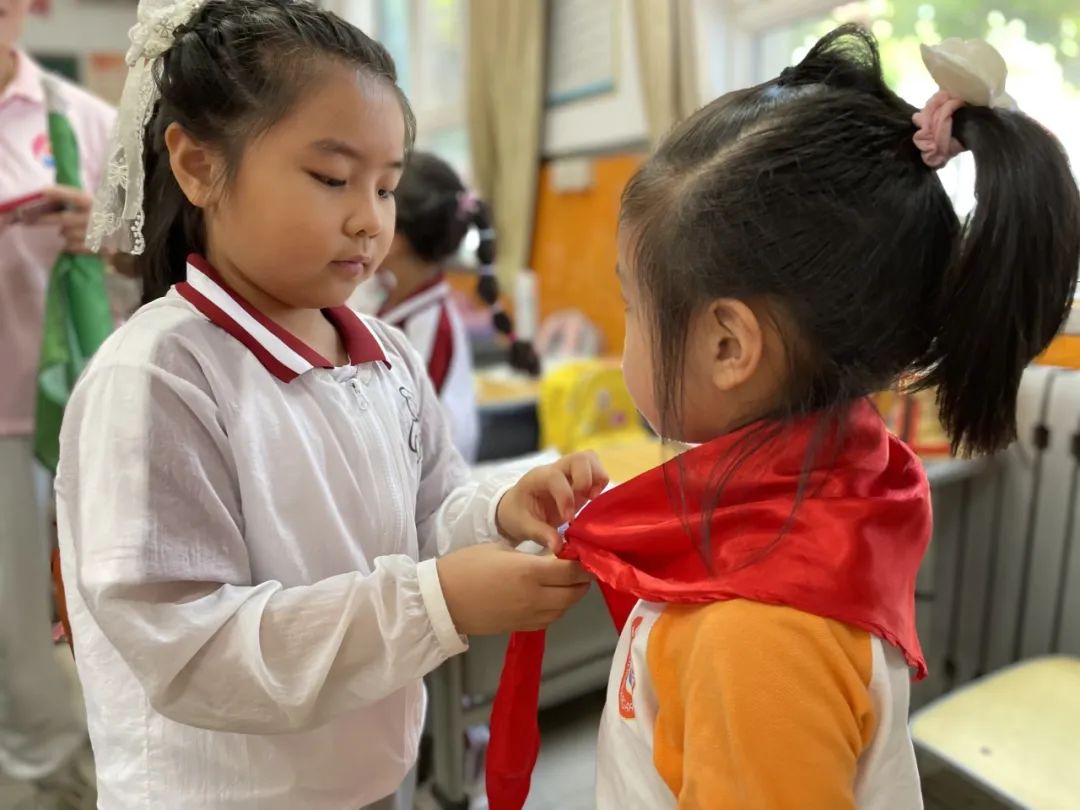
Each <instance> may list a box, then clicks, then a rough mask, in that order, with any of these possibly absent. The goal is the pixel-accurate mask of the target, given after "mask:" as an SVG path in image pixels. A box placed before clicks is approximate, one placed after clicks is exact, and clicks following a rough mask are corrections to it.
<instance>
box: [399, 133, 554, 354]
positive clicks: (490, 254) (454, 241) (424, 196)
mask: <svg viewBox="0 0 1080 810" xmlns="http://www.w3.org/2000/svg"><path fill="white" fill-rule="evenodd" d="M395 196H396V198H397V233H399V234H401V235H402V236H403V237H405V239H406V240H407V241H408V243H409V246H410V247H411V248H412V249H413V252H415V253H416V255H417V256H418V257H420V258H421V259H423V260H424V261H426V262H433V263H435V262H442V261H445V260H446V259H447V258H449V257H450V256H453V255H454V254H455V253H457V251H458V248H460V247H461V241H462V240H463V239H464V238H465V234H467V233H468V232H469V229H470V228H474V227H475V228H476V230H477V233H478V234H479V237H480V245H479V246H478V247H477V249H476V258H477V262H478V264H479V274H480V275H479V280H478V281H477V285H476V292H477V295H479V296H480V298H481V299H482V300H483V301H484V303H485V304H487V305H488V306H489V307H490V308H491V311H492V321H493V322H494V324H495V329H496V330H497V331H498V332H499V333H501V334H503V335H505V336H507V337H508V338H509V339H510V365H511V366H513V367H514V368H517V369H521V370H522V371H526V372H528V373H529V374H533V375H537V374H539V373H540V360H539V358H537V356H536V350H535V349H533V347H532V344H531V343H529V342H527V341H524V340H520V339H518V338H517V337H516V336H515V335H514V324H513V321H512V320H511V319H510V316H509V315H508V314H507V313H506V312H505V311H504V310H503V308H502V305H501V304H500V303H499V282H498V280H497V279H496V277H495V230H494V228H493V227H492V225H493V223H492V217H491V211H490V209H489V208H488V206H487V204H486V203H484V201H483V200H481V199H479V198H478V197H476V196H475V195H474V194H472V193H471V192H469V190H468V189H466V188H465V184H464V183H462V182H461V178H460V177H458V175H457V172H455V171H454V170H453V168H451V167H450V165H449V164H447V163H446V162H444V161H442V160H440V159H439V158H437V157H436V156H435V155H432V154H428V153H425V152H417V153H415V154H413V155H412V156H411V157H410V158H409V163H408V165H407V166H406V167H405V172H404V173H403V174H402V177H401V182H400V183H398V187H397V191H396V192H395Z"/></svg>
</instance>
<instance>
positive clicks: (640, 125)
mask: <svg viewBox="0 0 1080 810" xmlns="http://www.w3.org/2000/svg"><path fill="white" fill-rule="evenodd" d="M684 1H685V2H692V3H693V4H694V6H695V14H696V15H697V17H696V26H695V28H696V30H697V34H698V39H697V51H698V84H699V87H700V89H701V95H702V99H703V100H704V99H708V98H712V97H714V96H715V95H717V93H718V92H720V91H721V90H722V89H723V87H724V86H726V84H727V83H729V81H730V77H729V76H728V73H729V66H728V63H727V54H726V49H725V48H724V47H723V46H722V44H721V43H723V42H724V41H725V38H726V36H727V18H726V17H725V12H724V5H723V4H721V3H717V2H715V0H680V2H684ZM615 3H616V7H617V14H618V27H619V44H618V50H619V69H618V72H617V75H616V80H615V84H616V87H615V90H614V91H613V92H611V93H605V94H602V95H597V96H592V97H588V98H584V99H580V100H578V101H575V102H572V103H569V104H562V105H558V106H555V107H551V108H549V109H548V110H547V113H546V115H545V118H544V133H543V154H544V158H545V161H544V165H543V167H542V169H541V173H540V180H539V188H538V191H537V207H536V222H535V228H534V232H533V252H532V267H533V269H534V270H536V272H537V274H538V276H539V290H540V310H541V315H542V316H546V315H548V314H550V313H552V312H555V311H558V310H560V309H564V308H571V307H576V308H579V309H581V310H583V311H584V312H585V313H586V314H587V315H588V316H589V317H590V318H592V319H593V320H594V321H595V322H596V323H597V325H598V326H599V327H600V329H601V331H602V332H603V334H604V338H605V343H606V350H607V351H608V353H611V354H618V353H619V352H621V351H622V343H623V308H622V303H621V299H620V298H619V287H618V283H617V282H616V279H615V271H614V268H615V254H616V251H615V226H616V222H617V219H618V211H619V197H620V195H621V193H622V189H623V186H624V185H626V182H627V181H628V180H629V179H630V176H631V175H632V174H633V172H634V170H635V169H636V168H637V166H639V165H640V163H641V161H642V160H643V159H644V157H645V156H646V154H647V153H648V149H649V146H648V142H647V139H648V133H647V128H646V121H645V111H644V100H643V97H642V91H641V74H640V67H639V62H638V59H637V41H636V29H635V21H634V17H633V14H632V13H631V10H630V4H629V2H628V1H627V0H615ZM583 155H584V156H585V157H586V158H587V159H588V161H589V164H590V171H591V175H592V180H591V183H590V184H588V185H587V187H586V188H584V189H582V190H580V191H572V192H565V191H559V190H558V189H557V188H556V186H558V185H559V183H558V182H557V181H556V175H557V174H558V172H557V171H556V168H557V164H556V162H555V161H557V160H559V159H563V158H566V157H572V156H579V157H580V156H583Z"/></svg>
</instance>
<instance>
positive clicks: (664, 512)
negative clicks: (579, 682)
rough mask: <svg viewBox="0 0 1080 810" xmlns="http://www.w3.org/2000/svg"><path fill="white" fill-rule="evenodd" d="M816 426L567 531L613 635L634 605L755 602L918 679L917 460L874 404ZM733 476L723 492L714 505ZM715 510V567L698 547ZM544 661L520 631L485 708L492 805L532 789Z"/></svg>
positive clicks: (714, 455) (629, 488) (683, 476)
mask: <svg viewBox="0 0 1080 810" xmlns="http://www.w3.org/2000/svg"><path fill="white" fill-rule="evenodd" d="M820 424H821V421H820V418H819V417H812V418H808V419H805V420H803V421H801V422H798V423H796V424H794V425H792V426H790V427H787V428H783V429H782V430H780V431H779V432H778V433H775V434H769V433H767V432H766V431H767V430H768V428H767V427H766V426H763V425H756V426H751V427H750V428H746V429H743V430H741V431H738V432H736V433H732V434H729V435H726V436H722V437H720V438H719V439H716V440H715V441H712V442H710V443H708V444H704V445H701V446H700V447H697V448H695V449H693V450H690V451H689V452H687V453H684V454H683V455H682V457H681V458H679V459H677V460H673V461H669V462H667V463H666V464H664V465H663V466H661V467H658V468H656V469H654V470H651V471H649V472H647V473H645V474H644V475H641V476H639V477H637V478H635V479H634V480H632V481H630V482H629V483H626V484H623V485H622V486H620V487H617V488H616V489H613V490H611V491H610V492H608V493H606V494H605V495H603V496H601V497H600V498H598V499H596V500H595V501H594V502H593V503H592V504H590V505H589V506H588V507H587V508H586V509H585V510H584V511H583V512H582V513H581V516H580V517H579V518H578V519H577V520H575V521H574V522H573V523H572V524H571V525H570V527H569V529H568V530H567V532H566V541H567V542H566V547H565V549H564V551H563V554H562V556H563V557H566V558H569V559H578V560H580V561H581V563H582V565H584V566H585V568H586V569H588V570H589V571H590V572H591V573H592V574H593V575H594V576H595V577H596V579H597V581H598V582H599V584H600V587H601V589H602V591H603V592H604V598H605V599H606V600H607V604H608V608H609V610H610V611H611V614H612V618H613V619H614V621H615V625H616V628H617V629H618V631H619V632H622V627H623V624H624V623H625V622H626V619H627V617H628V616H629V615H630V612H631V610H633V608H634V606H635V605H636V604H637V601H638V600H639V599H644V600H646V601H650V602H664V603H667V602H678V603H697V602H717V601H723V600H726V599H750V600H753V601H755V602H765V603H768V604H775V605H787V606H789V607H793V608H796V609H798V610H802V611H805V612H807V613H813V614H815V615H817V616H823V617H826V618H829V619H835V620H837V621H840V622H843V623H844V624H848V625H851V626H853V627H858V628H861V629H863V630H866V631H868V632H870V633H872V634H873V635H876V636H878V637H879V638H881V639H883V640H884V641H886V642H888V643H890V644H892V645H893V646H895V647H897V648H898V649H899V650H900V651H901V652H902V653H903V654H904V657H905V658H906V659H907V662H908V664H909V665H911V666H912V667H914V668H915V670H916V677H918V678H922V677H923V676H925V674H926V662H925V661H924V660H923V656H922V650H921V649H920V647H919V639H918V636H917V634H916V631H915V577H916V574H917V573H918V569H919V564H920V562H921V561H922V557H923V554H924V552H925V551H926V546H927V544H928V542H929V540H930V528H931V521H930V489H929V485H928V484H927V480H926V475H925V473H924V472H923V468H922V465H921V463H920V462H919V460H918V458H917V457H916V456H915V455H914V454H913V453H912V452H911V451H910V450H909V449H908V448H907V447H906V446H905V445H904V444H903V443H902V442H901V441H900V440H899V439H897V438H895V437H893V436H892V435H890V434H889V432H888V431H887V430H886V428H885V425H884V424H883V423H882V421H881V418H880V417H879V416H878V414H877V412H876V411H875V410H874V407H873V405H871V404H870V403H869V402H868V401H865V400H864V401H859V402H857V403H855V404H854V405H853V406H852V407H851V409H850V411H849V412H848V414H847V417H846V419H845V421H844V426H843V428H842V430H841V431H840V433H839V437H838V438H827V439H825V440H824V441H822V438H821V434H822V432H826V433H833V431H818V430H816V429H815V428H816V427H817V426H818V425H820ZM811 447H816V448H817V449H816V452H814V453H813V458H814V459H816V461H815V462H814V464H813V467H812V469H810V470H809V473H810V474H809V478H805V477H804V473H805V472H807V471H806V470H804V465H805V460H806V458H807V450H808V449H809V448H811ZM747 451H752V453H751V455H750V456H749V458H748V459H747V460H746V461H745V462H744V463H742V464H741V465H738V466H735V467H734V469H733V468H732V466H731V459H732V458H733V457H734V458H738V457H739V456H740V455H741V454H743V453H745V452H747ZM725 478H726V481H725V483H724V487H723V491H722V495H721V497H720V499H719V502H717V503H713V502H712V501H711V500H710V501H708V502H707V501H706V499H707V498H709V493H711V492H714V491H715V489H716V484H717V483H718V482H719V481H721V480H723V479H725ZM680 481H681V482H682V486H681V488H680V483H679V482H680ZM803 481H805V485H804V486H803V487H802V489H801V494H802V500H801V501H800V502H799V503H798V507H797V509H795V511H794V513H793V511H792V508H793V506H794V505H795V503H796V501H797V499H798V496H799V494H800V482H803ZM706 518H707V520H708V529H709V545H708V551H709V556H710V558H711V566H710V565H707V564H706V563H705V559H704V557H703V553H702V550H701V549H702V544H701V538H702V536H703V529H704V525H703V524H704V520H705V519H706ZM543 656H544V633H543V632H542V631H541V632H538V633H516V634H514V636H513V637H512V638H511V640H510V647H509V649H508V650H507V653H506V662H505V664H504V667H503V673H502V678H501V680H500V682H499V688H498V690H497V692H496V695H495V704H494V706H493V708H492V713H491V742H490V744H489V746H488V751H487V793H488V806H489V807H490V808H491V810H520V808H521V807H522V806H523V805H524V803H525V799H526V797H527V796H528V792H529V782H530V779H531V776H532V770H533V766H534V765H535V764H536V757H537V754H538V753H539V749H540V733H539V729H538V727H537V703H538V698H539V690H540V672H541V664H542V662H543Z"/></svg>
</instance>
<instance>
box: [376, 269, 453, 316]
mask: <svg viewBox="0 0 1080 810" xmlns="http://www.w3.org/2000/svg"><path fill="white" fill-rule="evenodd" d="M449 297H450V285H449V284H448V283H447V281H446V278H445V277H443V276H438V277H436V278H434V279H432V280H431V281H430V282H428V283H427V284H424V285H423V286H421V287H419V288H417V289H416V290H414V291H413V292H412V294H411V295H410V296H409V297H408V298H406V299H405V300H404V301H402V302H401V303H400V304H398V305H397V306H394V307H390V308H389V309H387V308H385V307H384V308H383V309H381V310H379V319H380V320H383V321H386V322H387V323H389V324H393V325H394V326H398V325H400V324H403V323H405V321H407V320H408V319H409V318H411V317H412V316H413V315H415V314H416V313H418V312H423V311H424V310H425V309H427V308H428V307H431V306H434V305H436V304H439V303H441V302H443V301H445V300H446V299H447V298H449Z"/></svg>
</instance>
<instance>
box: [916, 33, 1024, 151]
mask: <svg viewBox="0 0 1080 810" xmlns="http://www.w3.org/2000/svg"><path fill="white" fill-rule="evenodd" d="M920 49H921V51H922V59H923V64H924V65H926V69H927V70H928V71H930V75H931V76H933V77H934V81H936V82H937V85H938V87H939V88H940V89H939V90H938V92H936V93H934V95H933V96H931V97H930V99H929V101H927V102H926V106H924V107H923V108H922V109H921V110H919V112H917V113H915V115H914V116H912V121H913V122H914V124H915V126H917V127H918V128H919V129H918V131H917V132H916V133H915V136H914V141H915V145H916V146H917V147H918V148H919V151H920V152H922V157H923V161H924V162H925V163H926V165H927V166H929V167H930V168H932V169H940V168H941V167H942V166H944V165H945V164H946V163H948V162H949V160H950V159H951V158H953V157H956V155H958V154H960V153H961V152H962V151H964V145H963V144H962V143H960V141H958V140H957V139H956V138H954V137H953V136H952V123H953V113H955V112H956V111H957V110H958V109H960V108H961V107H963V106H964V105H965V104H970V105H972V106H975V107H997V108H1001V109H1007V110H1015V109H1016V102H1015V101H1013V98H1012V96H1010V95H1009V94H1008V93H1006V92H1005V77H1006V75H1007V74H1008V70H1007V68H1006V67H1005V60H1004V59H1003V58H1002V56H1001V54H1000V53H998V52H997V49H996V48H994V46H993V45H991V44H990V43H989V42H986V41H984V40H981V39H956V38H953V39H946V40H945V41H944V42H941V43H940V44H938V45H922V46H920Z"/></svg>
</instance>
